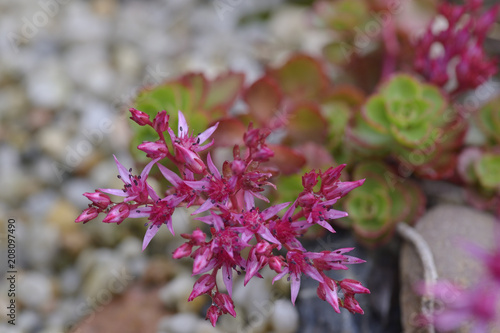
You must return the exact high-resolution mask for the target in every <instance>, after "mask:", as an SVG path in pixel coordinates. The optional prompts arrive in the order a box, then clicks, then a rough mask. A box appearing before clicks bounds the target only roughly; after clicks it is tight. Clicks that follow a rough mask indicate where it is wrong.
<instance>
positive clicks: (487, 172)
mask: <svg viewBox="0 0 500 333" xmlns="http://www.w3.org/2000/svg"><path fill="white" fill-rule="evenodd" d="M475 170H476V174H477V176H478V179H479V183H480V184H481V186H482V187H483V188H485V189H488V190H500V155H498V154H484V155H483V156H482V157H481V159H480V160H479V161H477V162H476V164H475Z"/></svg>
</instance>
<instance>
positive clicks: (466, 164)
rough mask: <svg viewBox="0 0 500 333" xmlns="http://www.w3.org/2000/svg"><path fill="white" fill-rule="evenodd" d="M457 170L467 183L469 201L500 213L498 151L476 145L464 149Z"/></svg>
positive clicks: (480, 207)
mask: <svg viewBox="0 0 500 333" xmlns="http://www.w3.org/2000/svg"><path fill="white" fill-rule="evenodd" d="M457 168H458V171H459V175H460V177H461V178H462V180H463V181H464V182H465V184H467V186H468V187H467V197H468V199H469V202H470V203H472V204H473V205H474V206H476V207H477V208H479V209H489V210H493V211H496V212H497V214H498V213H500V208H499V207H500V206H499V203H500V200H499V198H500V151H498V148H497V149H496V150H482V149H480V148H477V147H470V148H467V149H464V151H463V152H462V153H461V154H460V158H459V160H458V167H457Z"/></svg>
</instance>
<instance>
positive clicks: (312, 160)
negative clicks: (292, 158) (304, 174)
mask: <svg viewBox="0 0 500 333" xmlns="http://www.w3.org/2000/svg"><path fill="white" fill-rule="evenodd" d="M296 150H297V151H298V152H299V153H301V154H302V155H304V157H305V158H306V161H307V168H308V169H324V170H326V169H328V168H329V167H331V166H332V165H334V164H335V161H334V160H333V157H332V155H331V154H330V153H329V152H328V151H327V150H326V149H325V147H324V146H323V145H319V144H317V143H314V142H308V143H305V144H303V145H301V146H299V147H297V148H296Z"/></svg>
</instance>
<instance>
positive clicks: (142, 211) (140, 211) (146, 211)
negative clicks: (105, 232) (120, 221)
mask: <svg viewBox="0 0 500 333" xmlns="http://www.w3.org/2000/svg"><path fill="white" fill-rule="evenodd" d="M149 215H151V207H141V208H136V209H132V210H131V211H130V214H129V215H128V217H131V218H139V217H147V216H149Z"/></svg>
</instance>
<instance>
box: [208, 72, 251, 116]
mask: <svg viewBox="0 0 500 333" xmlns="http://www.w3.org/2000/svg"><path fill="white" fill-rule="evenodd" d="M244 80H245V75H244V74H242V73H227V74H224V75H221V76H219V77H217V78H216V79H215V80H213V81H211V82H210V83H209V85H208V92H207V96H206V99H205V102H204V108H205V109H207V110H212V109H216V108H222V109H224V110H227V109H229V107H230V106H231V105H232V104H233V103H234V101H235V100H236V97H238V94H239V93H240V91H241V89H242V87H243V83H244Z"/></svg>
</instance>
